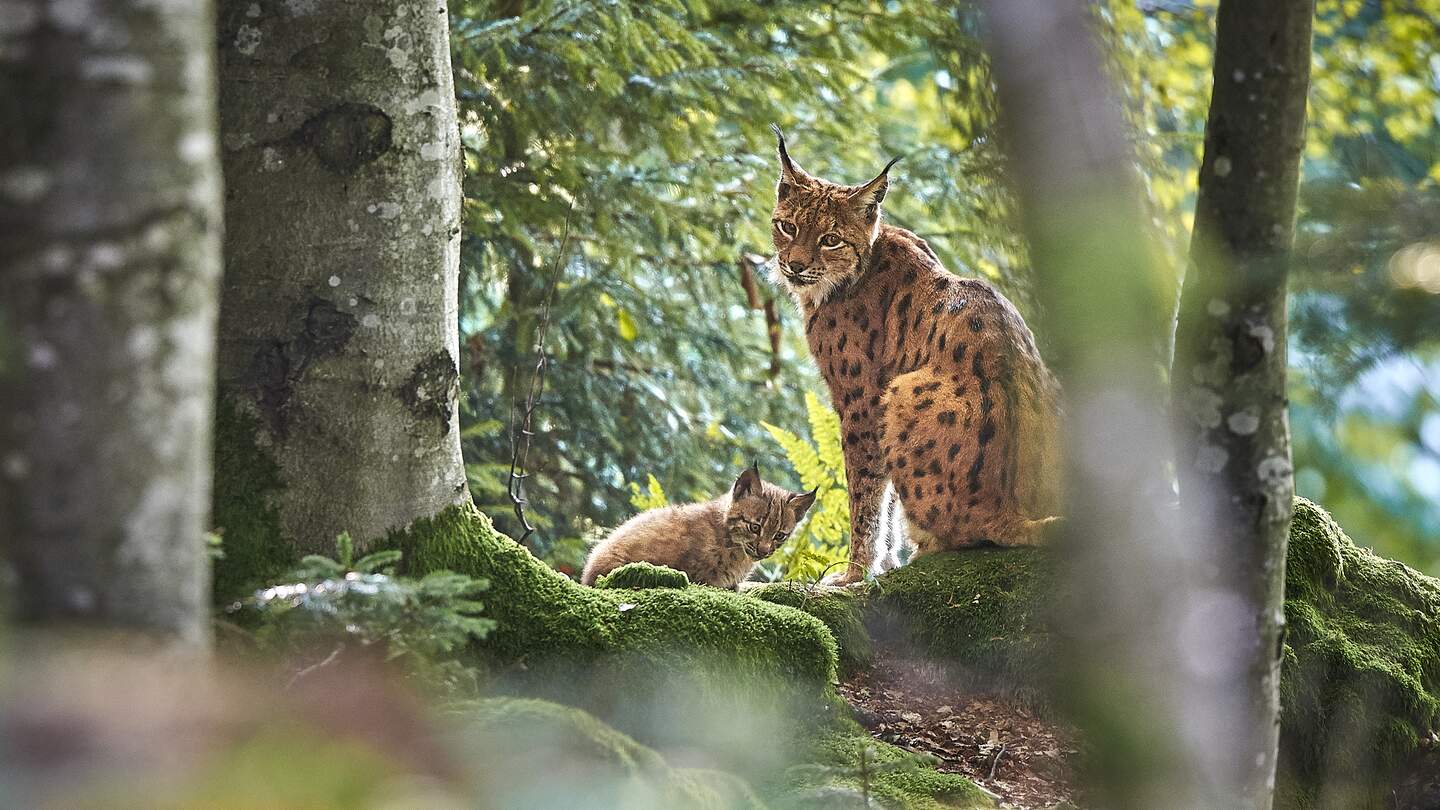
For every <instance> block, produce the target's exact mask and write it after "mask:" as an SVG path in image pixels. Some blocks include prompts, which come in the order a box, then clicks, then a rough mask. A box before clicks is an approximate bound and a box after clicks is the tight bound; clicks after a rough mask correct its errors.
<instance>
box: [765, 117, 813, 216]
mask: <svg viewBox="0 0 1440 810" xmlns="http://www.w3.org/2000/svg"><path fill="white" fill-rule="evenodd" d="M770 131H771V132H774V133H775V141H776V145H777V148H778V149H779V152H780V183H779V185H778V186H776V189H775V195H776V197H777V198H778V199H780V200H784V199H785V198H786V197H788V196H790V192H791V191H793V190H794V189H795V187H796V186H805V185H809V184H810V180H811V177H810V175H808V174H806V173H805V170H804V169H802V168H800V167H799V166H796V165H795V161H793V160H791V159H790V152H789V151H788V150H786V148H785V133H783V132H781V131H780V125H779V124H771V125H770Z"/></svg>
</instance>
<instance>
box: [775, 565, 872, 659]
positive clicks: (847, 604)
mask: <svg viewBox="0 0 1440 810" xmlns="http://www.w3.org/2000/svg"><path fill="white" fill-rule="evenodd" d="M747 593H748V594H749V595H750V596H753V597H755V598H757V599H762V600H764V601H766V602H773V603H774V604H777V605H788V606H790V607H793V608H799V609H800V610H803V611H805V612H806V613H809V614H810V615H811V616H814V617H815V618H817V619H819V620H820V621H821V622H823V623H824V625H825V627H826V628H827V629H829V631H830V634H831V635H832V636H834V637H835V644H836V646H837V647H838V649H839V653H840V659H839V663H840V673H841V674H842V675H849V674H850V673H853V672H856V671H857V670H860V669H864V668H865V667H867V666H869V665H870V662H871V660H873V659H874V657H875V650H874V647H873V646H872V645H871V643H870V634H869V632H868V631H866V629H865V621H864V618H863V616H862V615H861V611H860V609H861V606H862V604H863V600H862V598H861V596H860V595H859V594H857V593H855V592H853V591H849V590H846V589H843V588H830V587H825V586H823V585H806V584H803V583H799V582H771V583H767V584H765V585H761V586H759V587H757V588H752V589H751V590H749V591H747Z"/></svg>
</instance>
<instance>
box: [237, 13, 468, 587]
mask: <svg viewBox="0 0 1440 810" xmlns="http://www.w3.org/2000/svg"><path fill="white" fill-rule="evenodd" d="M219 41H220V113H221V142H222V147H223V158H224V168H225V178H226V186H227V193H226V202H225V212H226V218H227V223H228V227H227V234H226V241H225V251H226V259H225V261H226V263H225V283H224V289H223V298H222V303H221V340H220V353H219V379H220V392H221V399H222V402H221V406H220V411H219V417H220V420H221V424H220V425H219V430H218V433H219V436H220V438H219V443H218V444H217V454H218V456H219V458H218V463H217V474H216V486H217V496H216V517H217V523H218V524H219V526H220V527H221V529H222V530H223V532H224V537H225V545H226V548H227V557H230V558H232V559H233V560H234V562H233V564H231V565H228V567H227V566H225V565H222V567H221V569H220V571H221V573H220V574H218V575H217V576H218V580H217V587H218V588H221V590H222V592H223V591H229V590H231V589H233V588H237V587H239V586H240V585H241V584H242V581H245V580H253V578H254V577H256V576H263V575H264V574H265V573H267V571H266V569H267V567H268V568H270V569H273V568H275V567H277V566H283V565H284V564H285V562H286V560H288V559H291V558H293V556H294V553H295V552H297V551H298V552H324V553H329V552H331V551H332V550H333V548H334V541H335V537H336V535H338V534H339V533H341V532H349V533H351V535H352V536H353V537H354V539H355V540H356V542H357V543H358V544H360V545H361V546H362V547H363V546H364V544H365V543H366V542H367V541H369V540H372V539H374V538H377V537H380V536H383V535H384V534H386V533H387V532H388V531H390V530H392V529H397V528H400V527H403V526H406V525H407V524H409V523H411V522H412V521H414V520H415V519H417V518H421V517H426V516H430V515H434V514H436V513H438V512H440V511H441V510H443V509H444V508H446V507H448V506H450V505H452V504H457V503H461V502H464V501H465V500H467V499H468V498H469V493H468V489H467V486H466V479H465V470H464V465H463V463H462V461H461V458H460V446H459V439H458V417H457V413H456V401H457V394H458V369H457V366H456V354H457V352H458V323H457V305H456V297H457V295H458V291H457V284H458V273H459V269H458V268H459V265H458V262H459V244H460V242H459V235H460V173H461V165H460V155H459V130H458V126H457V122H456V112H455V100H454V91H453V82H452V79H451V72H450V51H449V41H448V20H447V15H446V8H445V4H444V3H443V2H436V0H424V1H423V2H421V1H420V0H384V1H383V2H379V1H377V2H374V3H365V4H356V3H350V2H343V0H303V2H302V1H296V0H291V2H284V3H281V2H274V1H273V0H259V1H258V2H257V1H256V0H222V2H221V3H220V25H219Z"/></svg>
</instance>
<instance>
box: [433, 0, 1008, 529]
mask: <svg viewBox="0 0 1440 810" xmlns="http://www.w3.org/2000/svg"><path fill="white" fill-rule="evenodd" d="M450 8H451V11H452V14H453V16H454V25H453V31H454V49H453V50H454V64H455V66H456V71H457V73H456V84H457V92H458V94H459V97H460V104H461V116H462V128H463V141H464V144H465V160H466V166H467V180H466V186H465V190H466V209H465V210H466V221H465V235H464V243H463V257H462V268H463V276H464V280H463V286H462V296H461V307H462V332H463V333H464V335H465V336H466V341H465V352H464V358H463V360H464V367H465V368H466V369H467V370H468V373H467V375H466V377H465V390H464V395H463V397H462V420H463V421H464V422H465V424H467V425H468V424H471V423H474V422H484V421H486V420H495V419H498V420H501V421H506V420H507V418H508V414H509V412H510V409H511V406H512V403H514V402H515V401H516V400H517V399H519V400H523V398H524V397H523V392H524V391H525V389H526V388H527V387H528V383H529V372H530V369H532V368H533V367H534V365H535V353H534V342H535V334H536V332H537V329H538V319H539V312H540V310H541V308H542V303H543V301H544V300H545V297H546V295H545V293H546V289H547V287H548V285H549V282H550V280H551V278H552V272H551V270H552V268H553V267H554V266H555V263H556V260H557V257H559V254H560V248H561V242H562V234H564V233H565V232H567V231H568V232H569V234H570V239H569V240H568V244H567V246H566V250H565V253H566V255H565V256H564V257H563V261H562V265H563V267H562V271H561V274H560V277H559V279H558V283H557V285H556V287H555V292H554V301H553V307H552V309H551V318H550V328H549V332H548V334H549V340H548V346H547V347H546V348H547V350H548V354H549V357H550V359H551V363H550V366H549V370H548V372H547V376H546V386H545V390H546V393H545V396H544V397H543V398H542V401H541V405H540V408H539V409H538V410H537V412H536V436H535V437H534V443H533V450H532V453H531V462H532V464H531V466H532V468H533V469H532V470H530V473H531V476H530V478H528V479H527V480H526V486H527V490H528V493H527V494H528V496H529V499H530V502H531V510H530V513H531V514H530V517H531V520H532V521H533V522H535V523H536V524H537V525H539V526H540V527H541V532H540V533H539V537H538V538H536V541H537V543H538V547H539V549H540V551H541V552H542V553H544V551H545V549H546V547H547V546H548V545H549V544H551V543H555V542H558V541H562V540H563V539H566V538H575V537H579V536H581V535H582V534H583V533H584V532H585V531H586V528H587V526H588V525H601V526H606V525H615V524H616V523H618V522H619V521H620V520H621V519H623V517H624V516H625V514H626V512H627V510H628V499H629V495H630V490H629V487H628V485H627V482H630V481H643V480H644V476H645V475H646V474H647V473H653V474H654V475H655V476H656V477H657V478H658V479H659V480H662V481H664V482H665V483H666V488H667V489H668V490H669V491H670V495H671V497H672V498H673V499H674V500H676V501H680V500H703V499H705V498H709V497H712V496H713V495H714V494H715V493H716V492H719V491H721V490H722V489H723V487H725V486H726V485H728V484H729V483H730V481H732V480H733V477H734V474H735V471H736V470H737V469H739V468H741V467H743V466H745V465H748V464H749V463H750V461H751V460H752V459H755V458H759V459H760V460H761V462H762V467H763V466H765V457H764V455H763V453H764V451H765V450H766V448H767V446H768V445H769V440H768V439H767V437H766V436H765V433H764V431H763V430H762V429H761V428H760V426H759V422H760V421H761V420H765V421H768V422H770V423H771V424H775V425H779V426H782V427H785V428H786V429H789V430H797V429H799V422H800V419H799V418H798V407H797V406H798V405H799V402H798V398H797V397H794V396H793V395H792V394H791V392H793V391H796V390H797V389H803V388H804V387H807V386H811V385H814V384H815V382H816V376H815V371H814V369H813V366H812V364H811V363H810V361H809V358H808V356H807V350H806V348H805V345H804V342H803V340H802V339H801V335H800V324H799V321H798V319H796V317H795V316H794V314H793V308H792V307H791V305H790V303H789V302H788V301H786V300H784V298H783V296H780V295H778V293H777V292H776V291H774V290H773V289H772V288H770V287H769V286H768V284H767V282H766V281H765V280H764V279H763V277H761V276H763V272H762V271H759V270H758V269H757V267H756V266H754V265H753V264H750V263H749V262H748V260H747V259H746V256H747V255H758V256H765V255H767V254H768V253H769V252H770V250H771V247H770V237H769V227H768V222H769V210H770V207H771V205H772V203H773V195H774V182H775V174H774V171H775V167H774V141H773V137H772V136H771V135H770V133H769V132H768V130H767V127H768V126H769V125H770V123H772V122H779V123H780V124H782V125H784V126H785V127H786V129H787V132H788V133H789V134H790V136H791V138H792V140H793V141H794V149H795V151H796V154H797V157H799V158H800V159H801V160H802V162H803V163H804V165H805V166H806V167H807V168H809V169H811V170H813V171H816V172H824V173H829V174H831V175H832V176H835V177H839V178H844V179H848V180H851V181H859V180H861V179H867V178H868V177H870V176H872V175H873V174H874V172H876V171H878V169H879V168H880V166H882V165H883V164H884V162H885V160H887V159H888V158H889V157H891V156H893V155H896V154H904V155H905V156H906V157H905V161H904V162H903V164H902V168H901V169H900V170H897V171H896V172H892V177H893V178H894V187H893V188H892V191H891V195H890V200H889V202H888V204H887V215H888V216H890V217H891V218H892V220H893V221H896V222H903V223H904V224H906V225H908V226H910V227H912V228H915V229H917V230H919V231H921V232H923V233H925V234H926V235H927V237H929V238H930V239H931V241H932V245H933V246H934V247H935V249H936V251H937V252H938V253H939V254H940V255H941V256H943V257H945V258H946V259H947V261H948V262H949V263H950V265H951V266H952V267H954V268H956V269H957V270H959V271H961V272H968V271H967V270H966V268H967V267H973V268H975V269H976V272H980V273H986V274H989V275H992V276H993V277H996V278H999V279H1001V280H1002V281H1009V279H1010V275H1012V274H1013V273H1014V272H1015V271H1014V269H1013V268H1015V267H1019V266H1021V263H1020V262H1019V261H1018V260H1017V259H1016V256H1017V255H1018V249H1017V248H1016V245H1015V241H1016V240H1015V237H1014V235H1013V233H1011V232H1010V231H1009V230H1008V229H1007V228H1005V227H1004V226H1003V223H1004V222H1005V221H1006V220H1007V218H1008V217H1009V211H1008V203H1007V202H1006V201H1005V196H1004V193H1003V191H1002V188H1001V185H1000V184H999V182H998V161H997V159H996V157H995V154H994V151H993V150H992V148H991V147H990V146H989V141H988V140H986V139H984V138H983V137H981V136H983V134H984V132H983V126H982V122H983V120H984V115H983V114H982V113H980V112H979V111H977V110H975V109H974V108H973V107H972V106H970V105H968V104H962V103H957V102H958V101H960V100H962V99H972V98H973V99H975V102H976V104H983V103H988V102H986V101H985V99H986V98H988V93H989V90H988V87H989V85H988V78H987V76H986V75H985V73H984V72H983V71H982V70H981V69H980V68H979V65H980V64H981V63H980V44H979V40H978V38H977V29H976V27H975V24H974V20H973V17H972V15H971V14H970V12H968V11H966V12H964V13H961V14H957V13H956V12H954V11H953V10H951V9H950V8H948V7H946V6H945V5H944V4H929V3H923V4H922V3H905V4H875V3H860V4H840V5H835V6H824V7H821V6H812V5H807V4H801V3H741V2H734V1H733V0H726V1H725V2H718V3H715V2H711V3H698V2H682V1H681V0H662V1H661V2H644V3H640V2H628V1H627V2H609V3H593V2H589V0H542V1H541V2H535V3H525V4H518V3H508V2H474V1H473V0H472V1H471V2H460V3H454V4H451V6H450ZM957 175H958V176H959V177H961V178H963V181H962V182H957V179H956V178H957ZM742 273H743V274H749V276H750V278H751V280H752V281H753V282H754V284H755V287H756V289H757V290H758V292H759V297H760V299H761V300H760V302H758V303H761V304H763V302H764V300H765V299H777V298H778V300H775V301H774V310H775V312H776V313H777V317H778V319H779V323H778V326H779V328H780V332H781V336H782V340H781V344H780V348H779V352H778V355H777V356H772V354H771V351H770V344H769V338H768V333H767V323H766V318H765V315H764V314H763V313H762V311H761V310H759V309H752V308H751V302H750V301H749V300H748V299H747V295H746V293H745V286H744V284H743V283H742V281H741V276H742ZM772 364H774V371H775V373H774V374H772ZM517 395H518V396H517ZM509 444H510V443H509V436H508V431H499V432H492V433H487V434H481V435H476V434H470V435H467V437H466V438H465V440H464V445H465V452H466V454H467V456H466V457H467V460H469V461H470V462H472V463H473V464H476V465H487V464H489V465H495V464H503V465H504V466H506V468H507V469H508V462H509V458H510V446H509ZM491 469H494V468H491ZM472 477H473V476H472ZM499 491H500V490H499V489H498V488H494V487H492V488H490V489H483V488H482V491H481V492H479V493H477V502H478V503H481V504H495V503H497V500H496V498H495V496H496V494H498V493H499ZM490 511H492V512H493V513H494V514H495V515H496V517H497V520H499V521H500V522H501V526H502V528H507V529H512V530H513V528H514V526H513V524H512V523H511V518H510V517H509V515H508V511H509V510H508V509H493V508H492V509H491V510H490Z"/></svg>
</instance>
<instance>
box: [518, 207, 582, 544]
mask: <svg viewBox="0 0 1440 810" xmlns="http://www.w3.org/2000/svg"><path fill="white" fill-rule="evenodd" d="M574 214H575V206H574V205H571V206H570V211H569V212H568V213H567V214H566V215H565V229H564V231H562V233H561V236H560V249H559V250H558V251H557V252H556V254H555V265H554V267H552V268H551V270H550V280H549V282H547V284H546V286H545V296H544V299H543V301H544V303H542V304H541V305H540V322H539V325H538V326H536V328H535V370H534V371H533V372H531V374H530V387H529V389H528V390H527V391H526V393H525V402H524V404H523V405H520V404H518V403H516V402H515V401H514V400H513V399H512V400H511V402H510V475H509V484H508V486H507V487H506V493H507V494H508V495H509V496H510V504H511V505H512V506H513V507H514V508H515V519H516V520H518V521H520V525H521V526H523V527H524V531H523V532H522V533H521V535H520V537H519V541H520V543H521V545H525V546H526V547H527V548H528V543H527V541H528V540H529V539H530V535H532V534H534V533H535V526H534V524H532V523H531V522H530V519H529V517H528V516H527V515H526V514H525V508H526V507H527V506H529V503H530V502H529V499H528V498H527V497H526V495H525V479H526V478H528V477H529V476H530V474H529V473H528V472H526V469H527V465H528V463H529V459H530V439H531V438H533V437H534V435H535V432H534V431H533V430H532V429H531V426H532V424H533V422H534V417H535V407H536V406H537V405H538V404H539V403H540V394H541V392H543V391H544V390H545V369H546V368H547V367H548V366H549V357H548V356H547V355H546V354H545V333H546V332H547V331H548V330H549V326H550V305H551V304H552V303H554V300H555V289H556V287H557V286H558V285H559V281H560V274H561V273H562V272H563V271H564V269H565V251H566V248H568V247H569V244H570V222H571V219H572V218H573V216H574ZM510 390H511V392H512V396H513V392H514V390H515V387H514V385H511V387H510Z"/></svg>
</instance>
